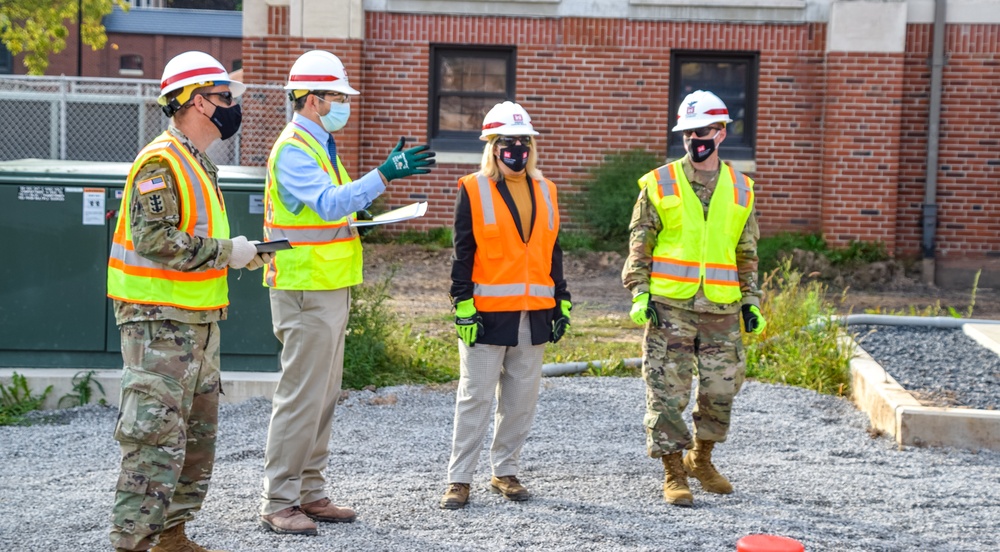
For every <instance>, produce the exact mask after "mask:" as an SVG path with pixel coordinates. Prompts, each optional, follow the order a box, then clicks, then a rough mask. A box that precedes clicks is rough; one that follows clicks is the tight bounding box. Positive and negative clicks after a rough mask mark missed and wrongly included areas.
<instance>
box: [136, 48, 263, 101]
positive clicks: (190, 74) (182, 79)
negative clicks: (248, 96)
mask: <svg viewBox="0 0 1000 552" xmlns="http://www.w3.org/2000/svg"><path fill="white" fill-rule="evenodd" d="M223 84H225V85H228V86H229V91H230V92H232V94H233V97H234V98H238V97H240V96H241V95H242V94H243V92H245V91H246V89H247V87H246V86H245V85H244V84H243V83H242V82H239V81H234V80H232V79H230V78H229V72H228V71H226V68H225V67H223V66H222V64H221V63H219V60H217V59H215V58H214V57H212V56H210V55H208V54H206V53H205V52H195V51H191V52H184V53H183V54H177V55H176V56H174V58H173V59H171V60H170V61H168V62H167V66H166V67H164V68H163V78H161V79H160V97H159V98H157V100H156V102H157V103H159V104H160V106H162V107H161V109H162V110H163V112H164V113H165V114H166V115H167V117H173V116H174V113H177V111H178V110H180V108H181V106H183V105H184V104H186V103H187V102H188V100H190V99H191V92H193V91H194V90H195V89H196V88H202V87H205V86H220V85H223ZM175 90H181V92H180V93H179V94H177V95H175V96H174V97H173V98H171V99H170V100H168V99H167V95H168V94H170V93H171V92H173V91H175Z"/></svg>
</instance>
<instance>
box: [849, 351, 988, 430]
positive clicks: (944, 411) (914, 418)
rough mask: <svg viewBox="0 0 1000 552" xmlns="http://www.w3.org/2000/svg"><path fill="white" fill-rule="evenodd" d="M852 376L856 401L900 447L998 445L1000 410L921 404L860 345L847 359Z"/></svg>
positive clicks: (853, 398)
mask: <svg viewBox="0 0 1000 552" xmlns="http://www.w3.org/2000/svg"><path fill="white" fill-rule="evenodd" d="M844 339H848V340H849V339H850V337H846V336H845V337H844ZM993 345H994V346H996V347H998V348H1000V345H998V344H997V343H996V342H995V341H994V342H993ZM993 350H996V349H993ZM851 379H852V381H851V386H852V397H851V398H852V400H853V401H854V403H855V404H856V405H857V406H858V408H859V409H861V410H862V411H863V412H865V413H867V414H868V419H869V420H870V421H871V424H872V427H873V428H875V429H877V430H880V431H883V432H885V433H888V434H889V435H892V436H893V437H894V438H895V440H896V443H898V444H899V445H900V446H918V447H955V448H963V449H969V450H979V449H989V450H1000V412H998V411H995V410H976V409H971V408H940V407H933V406H923V405H921V404H920V401H918V400H917V399H916V398H914V397H913V395H911V394H910V393H909V392H908V391H906V389H903V387H902V386H901V385H899V382H897V381H896V380H895V379H893V377H892V376H890V375H889V373H888V372H886V371H885V370H884V369H883V368H882V366H880V365H879V364H878V363H877V362H875V359H873V358H872V357H871V355H869V354H868V352H867V351H865V350H864V349H862V348H861V346H857V348H856V354H855V356H854V359H853V360H851Z"/></svg>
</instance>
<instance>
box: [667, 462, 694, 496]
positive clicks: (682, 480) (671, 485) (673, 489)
mask: <svg viewBox="0 0 1000 552" xmlns="http://www.w3.org/2000/svg"><path fill="white" fill-rule="evenodd" d="M661 460H663V500H666V501H667V502H669V503H670V504H673V505H675V506H694V497H693V496H691V489H690V488H688V481H687V473H685V472H684V464H683V463H682V460H681V453H680V452H671V453H670V454H665V455H663V457H662V458H661Z"/></svg>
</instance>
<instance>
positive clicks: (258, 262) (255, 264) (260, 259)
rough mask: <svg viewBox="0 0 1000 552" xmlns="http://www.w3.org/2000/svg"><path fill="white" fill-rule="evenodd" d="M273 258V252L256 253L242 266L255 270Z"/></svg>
mask: <svg viewBox="0 0 1000 552" xmlns="http://www.w3.org/2000/svg"><path fill="white" fill-rule="evenodd" d="M272 258H274V253H258V254H257V255H255V256H254V258H252V259H250V262H249V263H247V265H246V266H245V267H244V268H246V269H248V270H257V269H258V268H260V267H262V266H264V265H266V264H267V263H269V262H271V259H272Z"/></svg>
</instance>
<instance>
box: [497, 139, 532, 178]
mask: <svg viewBox="0 0 1000 552" xmlns="http://www.w3.org/2000/svg"><path fill="white" fill-rule="evenodd" d="M530 149H531V148H529V147H528V146H518V145H513V146H507V147H505V148H503V149H501V150H500V156H499V157H500V162H501V163H503V164H504V165H507V168H509V169H510V170H512V171H514V172H521V171H523V170H524V167H526V166H527V165H528V152H529V151H530Z"/></svg>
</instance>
